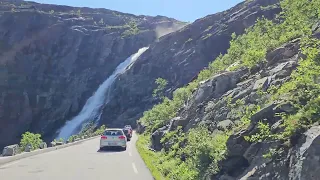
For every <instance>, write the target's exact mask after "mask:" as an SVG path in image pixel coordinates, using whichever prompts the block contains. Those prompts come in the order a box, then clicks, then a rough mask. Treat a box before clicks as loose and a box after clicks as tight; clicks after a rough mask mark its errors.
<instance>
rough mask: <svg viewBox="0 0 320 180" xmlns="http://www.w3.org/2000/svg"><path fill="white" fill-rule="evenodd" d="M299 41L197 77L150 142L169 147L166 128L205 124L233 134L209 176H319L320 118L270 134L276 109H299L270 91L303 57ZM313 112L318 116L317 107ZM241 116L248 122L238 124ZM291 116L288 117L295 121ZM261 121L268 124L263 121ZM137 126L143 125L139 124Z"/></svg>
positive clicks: (280, 119) (319, 34)
mask: <svg viewBox="0 0 320 180" xmlns="http://www.w3.org/2000/svg"><path fill="white" fill-rule="evenodd" d="M314 27H315V30H316V29H318V28H319V29H318V30H317V31H316V32H314V35H313V37H315V38H317V39H318V40H320V31H319V30H320V26H319V24H318V25H316V26H314ZM300 45H301V41H300V39H295V40H292V41H291V42H289V43H286V44H283V45H282V46H281V47H278V48H276V49H275V50H273V51H271V52H269V53H267V55H266V61H265V62H263V63H259V64H258V65H256V66H254V67H252V68H249V69H248V68H241V69H239V70H237V71H228V70H227V71H225V72H222V73H220V74H217V75H215V76H214V77H212V78H210V79H208V80H206V81H204V82H201V85H200V86H199V88H198V89H197V90H196V91H195V92H194V93H193V94H192V96H191V98H190V99H189V101H188V102H187V103H186V105H185V106H184V107H183V108H182V109H181V110H180V111H179V113H178V114H177V117H175V118H173V119H171V120H170V123H168V124H167V125H166V126H164V127H161V128H159V129H157V130H156V131H154V132H153V133H152V135H151V137H150V138H151V148H152V149H154V150H155V151H160V150H162V149H164V150H166V151H168V152H172V151H173V150H172V149H174V148H173V145H174V141H175V140H176V139H175V140H173V139H166V140H165V141H161V139H163V138H164V137H165V136H166V134H169V133H170V132H173V131H174V130H176V129H177V127H179V126H181V127H182V129H183V131H184V132H189V131H190V130H191V129H194V128H196V127H199V126H204V127H206V128H208V129H209V131H210V132H212V134H215V135H219V134H221V133H222V132H228V131H230V133H231V134H232V135H231V136H229V137H228V140H227V141H226V151H225V152H226V157H225V158H224V159H223V160H222V161H220V162H219V165H218V166H219V167H220V170H219V172H218V173H216V174H215V175H214V176H211V177H210V179H212V180H218V179H219V180H236V179H241V180H246V179H248V180H249V179H250V180H256V179H266V180H273V179H274V180H275V179H281V180H293V179H304V180H309V179H314V180H316V179H319V178H318V177H319V168H318V167H319V161H317V160H316V159H318V158H319V138H320V129H319V128H320V127H319V122H316V123H314V124H311V125H309V126H304V128H302V129H297V130H295V131H294V132H293V135H292V136H291V137H290V139H289V140H287V141H285V140H283V139H281V138H279V137H274V135H275V134H277V133H280V132H282V131H284V130H285V127H284V125H283V124H285V122H284V119H285V118H284V117H285V116H279V115H280V114H283V113H284V114H287V115H294V114H296V113H297V112H298V109H297V107H296V106H295V105H293V102H292V99H289V97H288V96H287V95H284V94H283V97H281V98H280V99H282V100H279V99H278V100H274V99H272V95H271V94H272V93H271V92H272V91H273V90H275V89H280V87H281V86H282V85H283V84H285V83H286V82H289V81H290V80H292V76H291V75H292V73H293V71H295V70H296V69H297V67H298V66H299V61H300V60H301V59H305V58H306V56H305V54H303V53H302V48H301V46H300ZM300 64H301V63H300ZM300 78H304V77H300ZM300 88H302V87H300ZM297 91H298V90H297ZM306 99H307V97H306ZM311 101H313V99H311ZM314 101H316V100H314ZM307 106H310V105H309V104H308V105H307ZM305 111H308V108H306V109H304V111H303V112H305ZM312 113H314V114H313V116H314V117H315V118H317V117H318V111H317V110H316V109H313V110H312ZM303 117H304V116H303ZM246 118H249V119H247V120H248V124H247V125H245V126H244V127H243V121H246ZM293 118H298V117H297V116H293ZM304 118H308V117H304ZM294 120H295V121H293V122H291V123H297V119H294ZM310 121H311V120H310ZM260 123H265V124H267V125H266V126H263V127H262V125H261V124H260ZM300 123H301V122H300ZM309 123H310V122H309ZM241 124H242V125H241ZM239 128H240V129H239ZM269 128H270V129H269ZM138 129H139V131H141V132H143V131H144V129H143V127H142V126H141V125H140V126H139V128H138ZM175 133H176V132H175ZM248 137H251V138H252V137H253V139H251V140H250V139H249V140H248V139H247V138H248ZM186 141H188V139H187V140H186ZM180 146H181V147H183V146H184V145H183V143H182V144H180ZM197 148H198V147H197ZM198 150H199V151H200V149H198ZM220 153H222V152H220ZM203 156H206V155H205V154H204V155H203ZM183 157H184V156H183V155H181V159H183ZM182 161H184V160H182Z"/></svg>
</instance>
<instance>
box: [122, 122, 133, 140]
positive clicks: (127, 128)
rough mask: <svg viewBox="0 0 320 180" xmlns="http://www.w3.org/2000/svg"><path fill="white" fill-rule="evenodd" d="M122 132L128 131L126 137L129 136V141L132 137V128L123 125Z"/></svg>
mask: <svg viewBox="0 0 320 180" xmlns="http://www.w3.org/2000/svg"><path fill="white" fill-rule="evenodd" d="M123 129H124V130H128V136H129V139H131V137H132V127H131V126H130V125H125V126H124V128H123Z"/></svg>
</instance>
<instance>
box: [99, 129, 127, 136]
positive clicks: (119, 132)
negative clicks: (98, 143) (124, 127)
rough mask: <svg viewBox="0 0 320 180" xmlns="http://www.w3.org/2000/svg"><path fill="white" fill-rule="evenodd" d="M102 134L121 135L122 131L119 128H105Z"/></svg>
mask: <svg viewBox="0 0 320 180" xmlns="http://www.w3.org/2000/svg"><path fill="white" fill-rule="evenodd" d="M103 135H105V136H121V135H123V132H122V131H121V130H106V131H105V132H104V133H103Z"/></svg>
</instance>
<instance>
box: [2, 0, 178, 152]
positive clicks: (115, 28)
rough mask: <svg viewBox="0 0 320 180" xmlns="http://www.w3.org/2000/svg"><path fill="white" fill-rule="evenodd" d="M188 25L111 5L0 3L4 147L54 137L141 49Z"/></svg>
mask: <svg viewBox="0 0 320 180" xmlns="http://www.w3.org/2000/svg"><path fill="white" fill-rule="evenodd" d="M183 25H184V23H181V22H179V21H177V20H174V19H170V18H167V17H162V16H157V17H150V16H134V15H131V14H125V13H120V12H116V11H110V10H106V9H90V8H73V7H68V6H56V5H46V4H37V3H33V2H25V1H3V0H1V1H0V73H1V75H0V78H1V80H0V83H1V84H0V92H1V101H0V136H1V137H6V138H0V147H1V146H3V145H7V144H9V143H13V142H17V141H18V140H19V139H20V135H21V134H22V133H23V132H25V131H33V132H38V133H41V134H43V135H44V138H50V137H51V136H52V134H53V133H54V132H55V131H56V130H57V128H59V127H61V126H62V125H63V123H64V122H65V121H66V120H67V119H69V118H71V117H72V116H74V115H76V114H77V113H78V112H79V111H80V110H81V108H82V106H83V105H84V103H85V102H86V100H87V99H88V97H90V96H91V95H92V93H93V92H94V91H95V90H96V89H97V87H98V86H99V84H100V83H102V82H103V81H104V80H105V79H106V78H107V77H108V76H109V75H110V74H111V73H112V71H113V70H114V69H115V67H116V66H117V65H118V64H119V63H121V62H122V61H124V60H125V59H126V58H127V57H129V56H130V55H131V54H133V53H135V52H137V50H138V49H139V48H141V47H145V46H148V45H149V44H151V43H152V42H154V41H155V40H156V39H157V38H158V37H159V35H163V32H160V33H162V34H159V31H158V30H159V28H160V29H161V30H166V31H167V32H170V31H173V30H175V29H178V28H179V27H182V26H183Z"/></svg>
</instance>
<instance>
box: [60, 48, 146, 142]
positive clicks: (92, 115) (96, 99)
mask: <svg viewBox="0 0 320 180" xmlns="http://www.w3.org/2000/svg"><path fill="white" fill-rule="evenodd" d="M148 48H149V47H144V48H141V49H139V51H138V52H137V53H135V54H133V55H131V56H130V57H129V58H127V59H126V60H125V61H124V62H122V63H121V64H119V65H118V67H117V68H116V70H115V71H114V72H113V73H112V75H111V76H109V77H108V79H107V80H105V81H104V82H103V83H102V84H101V85H100V86H99V88H98V89H97V91H96V92H95V93H94V94H93V95H92V96H91V97H90V98H89V99H88V100H87V102H86V104H85V105H84V106H83V108H82V110H81V112H80V113H79V114H78V115H77V116H75V117H74V118H72V119H71V120H69V121H67V122H66V124H65V125H64V126H63V127H62V128H61V129H60V130H59V135H58V136H57V139H59V138H63V139H67V138H69V137H70V136H71V135H73V134H76V133H78V132H77V131H79V128H80V126H81V125H82V124H83V123H85V122H87V121H90V120H95V121H99V119H100V116H101V113H102V112H101V109H102V107H103V105H104V104H106V103H108V90H109V88H110V87H111V85H112V84H113V82H114V81H115V79H116V78H117V77H118V75H120V74H123V73H124V72H125V71H126V70H127V69H129V68H130V67H131V66H132V64H133V63H134V62H135V61H136V60H137V59H138V58H139V57H140V55H141V54H142V53H144V52H145V51H146V50H147V49H148Z"/></svg>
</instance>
